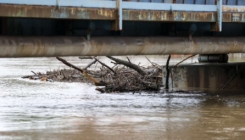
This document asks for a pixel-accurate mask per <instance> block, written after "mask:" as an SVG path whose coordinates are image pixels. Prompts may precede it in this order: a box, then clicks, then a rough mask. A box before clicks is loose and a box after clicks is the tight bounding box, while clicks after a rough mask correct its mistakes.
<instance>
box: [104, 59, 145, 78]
mask: <svg viewBox="0 0 245 140" xmlns="http://www.w3.org/2000/svg"><path fill="white" fill-rule="evenodd" d="M107 57H108V58H110V59H111V60H113V61H115V62H116V63H118V64H122V65H124V66H127V67H129V68H131V69H134V70H136V71H137V72H138V73H139V74H141V75H146V73H145V72H144V71H143V70H142V69H140V68H139V66H137V65H135V64H133V63H131V62H127V61H124V60H120V59H117V58H114V57H111V56H107Z"/></svg>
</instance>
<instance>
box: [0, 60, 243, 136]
mask: <svg viewBox="0 0 245 140" xmlns="http://www.w3.org/2000/svg"><path fill="white" fill-rule="evenodd" d="M149 58H150V59H151V60H152V61H153V62H156V63H159V64H165V62H166V57H162V56H154V57H149ZM66 59H67V60H69V62H72V63H73V64H77V65H78V66H81V67H83V66H85V65H87V63H88V62H89V61H90V60H83V61H82V60H79V59H77V58H72V57H69V58H66ZM130 59H131V61H132V62H135V63H138V62H141V63H142V65H146V64H147V63H148V62H147V61H146V60H145V59H144V58H143V57H131V58H130ZM143 59H144V60H143ZM102 60H104V61H106V60H105V58H102ZM179 60H180V59H179V58H174V59H173V60H172V61H171V62H172V63H176V62H178V61H179ZM234 60H236V59H234ZM190 61H191V62H195V61H196V58H194V59H191V60H188V61H187V63H188V62H190ZM108 62H109V61H108V60H107V63H108ZM94 67H95V66H94ZM61 68H66V66H64V65H63V64H62V63H60V62H58V61H57V60H56V59H55V58H23V59H19V58H18V59H0V139H1V140H97V139H98V140H202V139H203V140H207V139H208V140H226V139H232V140H236V139H237V140H243V139H244V138H245V95H243V94H232V93H230V94H226V95H215V94H212V95H210V94H206V93H199V92H197V93H196V92H194V93H162V92H159V93H144V92H143V93H141V94H140V93H135V94H133V93H113V94H101V93H99V92H97V91H96V90H95V87H94V86H92V85H87V84H81V83H59V82H53V83H52V82H40V81H30V80H25V79H21V78H20V77H21V76H24V75H28V74H32V73H31V72H30V71H31V70H33V71H36V72H37V71H41V72H45V71H46V70H53V69H61Z"/></svg>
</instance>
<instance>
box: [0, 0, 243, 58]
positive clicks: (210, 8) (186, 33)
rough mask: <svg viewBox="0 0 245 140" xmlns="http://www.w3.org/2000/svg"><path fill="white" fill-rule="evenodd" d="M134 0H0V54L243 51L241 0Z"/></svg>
mask: <svg viewBox="0 0 245 140" xmlns="http://www.w3.org/2000/svg"><path fill="white" fill-rule="evenodd" d="M136 1H137V0H136ZM136 1H133V0H128V1H122V0H116V1H115V0H112V1H108V0H100V1H98V0H93V1H91V0H83V1H81V0H73V1H69V0H36V1H28V0H27V1H25V2H23V1H18V0H0V35H1V36H2V37H0V49H1V51H0V57H43V56H80V55H147V54H149V55H150V54H225V53H245V46H244V45H243V44H245V38H244V37H242V36H244V34H245V26H244V24H243V23H244V22H245V8H244V7H243V5H245V2H244V1H243V0H223V1H222V0H217V2H215V1H213V0H164V1H162V0H144V1H142V0H139V1H138V2H136ZM102 7H103V8H102ZM60 36H62V37H60ZM235 37H239V38H235Z"/></svg>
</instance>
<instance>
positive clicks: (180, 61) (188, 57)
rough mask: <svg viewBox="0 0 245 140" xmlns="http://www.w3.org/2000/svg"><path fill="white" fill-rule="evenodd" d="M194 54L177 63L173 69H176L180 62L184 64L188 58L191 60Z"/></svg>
mask: <svg viewBox="0 0 245 140" xmlns="http://www.w3.org/2000/svg"><path fill="white" fill-rule="evenodd" d="M195 55H196V54H193V55H191V56H188V57H186V58H185V59H183V60H182V61H180V62H179V63H177V64H176V65H174V67H177V66H178V65H179V64H181V63H182V62H184V61H185V60H187V59H189V58H191V57H194V56H195Z"/></svg>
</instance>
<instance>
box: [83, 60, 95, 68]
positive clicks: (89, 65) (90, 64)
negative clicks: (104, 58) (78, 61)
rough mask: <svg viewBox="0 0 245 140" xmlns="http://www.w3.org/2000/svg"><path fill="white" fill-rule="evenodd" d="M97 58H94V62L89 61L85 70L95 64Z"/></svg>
mask: <svg viewBox="0 0 245 140" xmlns="http://www.w3.org/2000/svg"><path fill="white" fill-rule="evenodd" d="M96 62H97V60H94V61H93V62H91V63H89V64H88V65H87V66H86V67H85V68H83V70H87V69H88V68H89V67H91V66H92V65H93V64H95V63H96Z"/></svg>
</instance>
